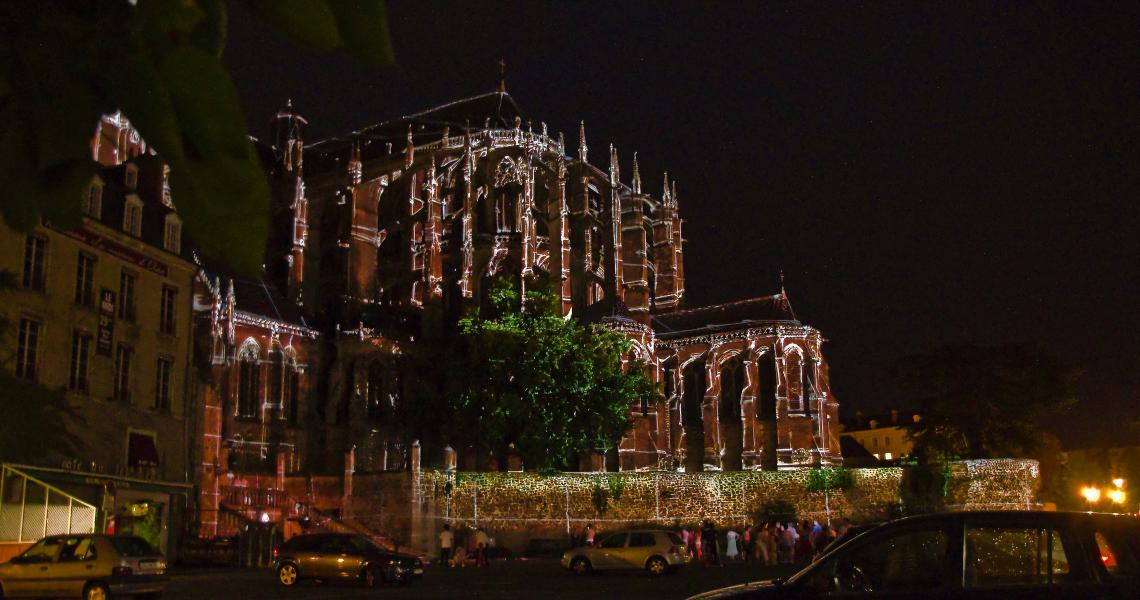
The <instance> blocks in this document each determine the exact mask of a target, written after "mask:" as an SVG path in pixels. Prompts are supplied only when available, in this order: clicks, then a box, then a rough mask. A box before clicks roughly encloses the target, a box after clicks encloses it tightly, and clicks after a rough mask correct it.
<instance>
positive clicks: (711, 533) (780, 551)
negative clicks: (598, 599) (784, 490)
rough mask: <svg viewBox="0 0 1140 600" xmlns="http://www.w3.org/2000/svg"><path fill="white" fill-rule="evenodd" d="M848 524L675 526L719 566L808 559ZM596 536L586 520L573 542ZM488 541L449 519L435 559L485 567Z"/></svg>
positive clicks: (695, 550) (688, 544)
mask: <svg viewBox="0 0 1140 600" xmlns="http://www.w3.org/2000/svg"><path fill="white" fill-rule="evenodd" d="M849 527H850V524H849V523H848V522H847V521H843V520H839V521H835V522H832V523H828V524H822V523H820V522H819V521H816V520H808V519H805V520H803V521H800V522H798V523H797V522H796V521H784V522H780V521H769V522H764V523H757V524H755V525H752V526H747V527H736V528H732V527H730V528H727V529H726V530H725V531H724V532H723V535H722V532H721V530H720V529H718V528H717V526H716V523H714V522H713V520H712V519H705V520H704V521H702V522H701V523H700V525H697V526H693V527H683V528H681V529H680V531H679V534H680V536H681V541H682V543H683V544H684V551H685V552H688V554H689V556H691V557H692V558H693V560H695V561H698V562H703V563H705V564H707V565H712V566H722V565H723V564H724V562H725V561H743V562H749V563H755V564H757V565H761V566H774V565H790V564H797V563H805V562H811V561H812V560H813V559H814V558H815V557H817V556H819V555H820V554H822V553H823V551H824V550H825V549H827V547H828V546H830V545H831V544H832V543H834V542H835V540H837V539H839V538H841V537H842V536H843V535H844V534H845V533H846V532H847V529H848V528H849ZM597 537H598V530H597V528H596V527H595V526H594V524H593V523H587V524H586V525H585V526H583V527H582V529H581V530H580V531H579V532H578V535H577V536H575V540H574V543H575V545H581V546H593V545H594V543H595V541H596V539H597ZM494 545H495V540H494V538H492V537H490V536H489V535H488V534H487V532H486V530H484V529H483V528H481V527H473V528H472V527H467V526H465V525H464V526H461V529H460V530H459V531H453V530H452V528H451V525H449V524H448V525H444V526H443V531H442V532H440V534H439V548H440V559H439V562H440V564H441V565H444V566H451V567H455V566H466V564H467V562H468V559H469V558H470V557H474V562H475V566H476V567H487V566H489V565H490V562H489V560H488V551H489V550H490V549H491V548H493V547H494ZM722 548H723V551H722Z"/></svg>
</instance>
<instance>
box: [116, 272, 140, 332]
mask: <svg viewBox="0 0 1140 600" xmlns="http://www.w3.org/2000/svg"><path fill="white" fill-rule="evenodd" d="M137 281H138V279H137V276H136V275H135V274H134V273H132V272H130V271H128V270H126V269H123V272H122V273H120V274H119V318H120V319H123V320H124V321H134V320H135V283H136V282H137Z"/></svg>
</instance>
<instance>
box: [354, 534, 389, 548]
mask: <svg viewBox="0 0 1140 600" xmlns="http://www.w3.org/2000/svg"><path fill="white" fill-rule="evenodd" d="M348 544H349V545H350V546H352V549H353V550H354V551H356V552H375V551H376V550H383V548H381V547H380V546H379V545H378V544H377V543H376V542H374V541H372V540H370V539H368V538H366V537H364V536H362V535H358V536H355V537H352V538H349V540H348Z"/></svg>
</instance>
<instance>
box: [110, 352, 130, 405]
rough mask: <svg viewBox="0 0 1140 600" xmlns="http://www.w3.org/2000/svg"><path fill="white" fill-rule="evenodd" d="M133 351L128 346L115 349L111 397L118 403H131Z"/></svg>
mask: <svg viewBox="0 0 1140 600" xmlns="http://www.w3.org/2000/svg"><path fill="white" fill-rule="evenodd" d="M134 355H135V351H134V350H133V349H131V347H130V346H127V345H125V344H119V345H118V347H117V348H115V373H114V375H115V381H114V384H115V385H114V392H113V397H114V399H115V400H118V401H120V402H130V401H131V363H132V362H133V361H134Z"/></svg>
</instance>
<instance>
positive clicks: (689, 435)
mask: <svg viewBox="0 0 1140 600" xmlns="http://www.w3.org/2000/svg"><path fill="white" fill-rule="evenodd" d="M681 382H682V383H681V385H682V388H681V427H682V428H684V430H685V472H686V473H695V472H698V471H703V470H704V469H705V426H704V416H703V415H702V411H703V404H704V398H705V388H706V387H707V385H706V382H705V359H704V357H703V356H702V357H701V358H698V359H696V360H693V361H691V362H689V363H688V364H687V365H685V368H684V370H683V371H682V375H681Z"/></svg>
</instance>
